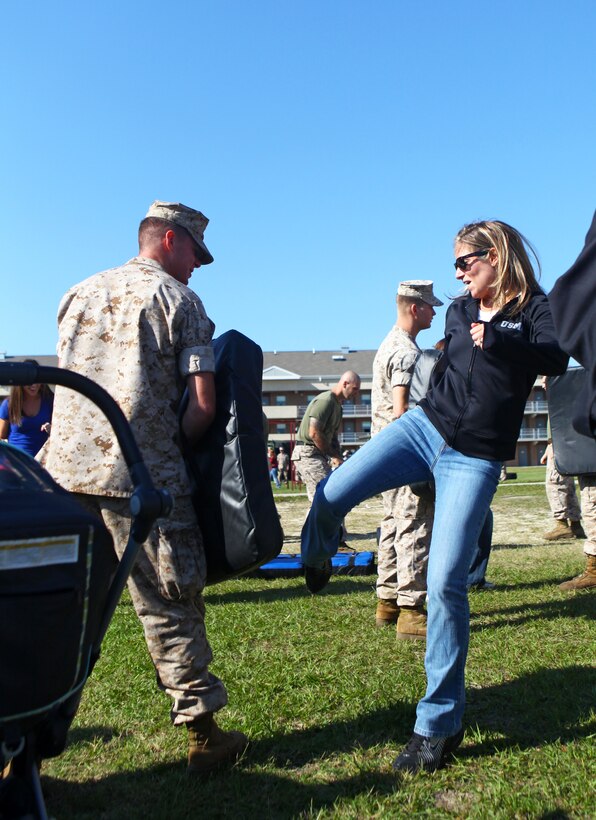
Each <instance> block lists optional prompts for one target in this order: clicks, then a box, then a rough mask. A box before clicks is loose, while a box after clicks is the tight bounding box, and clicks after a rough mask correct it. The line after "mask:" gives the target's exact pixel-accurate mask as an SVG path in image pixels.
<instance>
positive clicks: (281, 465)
mask: <svg viewBox="0 0 596 820" xmlns="http://www.w3.org/2000/svg"><path fill="white" fill-rule="evenodd" d="M289 471H290V456H289V455H288V454H287V453H286V448H285V447H284V446H283V444H280V446H279V453H278V454H277V474H278V476H279V480H280V481H282V482H284V483H285V482H287V481H288V478H289Z"/></svg>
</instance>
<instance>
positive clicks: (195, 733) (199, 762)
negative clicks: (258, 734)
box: [186, 712, 248, 775]
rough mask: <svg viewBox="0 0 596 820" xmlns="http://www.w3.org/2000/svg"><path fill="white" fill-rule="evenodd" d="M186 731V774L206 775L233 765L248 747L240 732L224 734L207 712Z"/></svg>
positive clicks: (188, 726) (244, 736) (211, 715)
mask: <svg viewBox="0 0 596 820" xmlns="http://www.w3.org/2000/svg"><path fill="white" fill-rule="evenodd" d="M186 727H187V729H188V773H189V774H199V775H200V774H207V773H208V772H211V771H213V770H214V769H217V768H218V767H219V766H222V765H224V764H226V763H233V762H234V761H235V760H237V759H238V758H239V757H240V755H241V754H242V752H243V751H244V750H245V749H246V747H247V746H248V738H247V737H246V735H243V734H242V732H224V731H223V730H222V729H220V728H219V726H218V725H217V723H216V722H215V720H214V718H213V713H212V712H208V713H207V714H206V715H202V716H201V717H200V718H196V720H194V721H193V722H192V723H187V724H186Z"/></svg>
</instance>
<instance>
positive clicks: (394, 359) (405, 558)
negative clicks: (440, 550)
mask: <svg viewBox="0 0 596 820" xmlns="http://www.w3.org/2000/svg"><path fill="white" fill-rule="evenodd" d="M420 353H421V351H420V348H419V347H418V345H417V344H416V342H415V341H414V339H412V337H411V336H410V335H409V334H408V333H406V331H405V330H402V329H401V328H400V327H398V326H397V325H395V326H394V327H393V328H392V329H391V330H390V332H389V333H388V334H387V336H386V337H385V339H384V340H383V342H382V343H381V346H380V347H379V349H378V350H377V353H376V355H375V358H374V362H373V383H372V396H371V402H372V425H371V432H372V433H373V435H374V434H375V433H378V432H379V430H382V429H383V427H386V426H387V425H388V424H390V423H391V422H392V421H393V418H394V417H393V388H394V387H409V386H410V383H411V381H412V374H413V372H414V367H415V365H416V361H417V359H418V357H419V356H420ZM382 498H383V512H384V517H383V520H382V522H381V535H380V539H379V550H378V556H377V571H378V577H377V596H378V597H379V598H380V599H382V600H386V601H389V600H392V601H397V604H398V605H399V606H408V607H409V606H416V607H420V606H423V605H424V602H425V598H426V567H427V564H428V551H429V547H430V539H431V534H432V526H433V515H434V504H433V502H432V501H430V500H425V499H423V498H420V497H419V496H417V495H415V494H414V493H413V492H412V490H411V489H410V488H409V487H408V486H404V487H398V488H397V489H394V490H388V491H387V492H384V493H383V494H382Z"/></svg>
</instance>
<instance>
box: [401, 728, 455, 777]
mask: <svg viewBox="0 0 596 820" xmlns="http://www.w3.org/2000/svg"><path fill="white" fill-rule="evenodd" d="M463 737H464V730H463V729H460V730H459V732H458V733H457V734H456V735H451V737H423V736H422V735H418V734H416V732H414V734H413V735H412V737H411V738H410V740H409V742H408V745H407V746H406V748H405V749H404V750H403V752H402V753H401V754H400V755H398V756H397V757H396V758H395V760H394V761H393V769H394V771H396V772H419V771H421V770H424V771H426V772H434V771H435V770H436V769H439V768H440V767H441V766H442V765H443V764H444V763H445V761H446V759H447V758H448V757H450V756H451V754H452V753H453V752H454V751H455V749H457V747H458V746H459V744H460V743H461V742H462V740H463Z"/></svg>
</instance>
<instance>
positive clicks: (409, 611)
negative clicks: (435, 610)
mask: <svg viewBox="0 0 596 820" xmlns="http://www.w3.org/2000/svg"><path fill="white" fill-rule="evenodd" d="M397 637H398V638H399V639H400V640H414V641H424V640H426V611H425V609H424V607H423V606H402V607H400V608H399V618H398V619H397Z"/></svg>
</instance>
